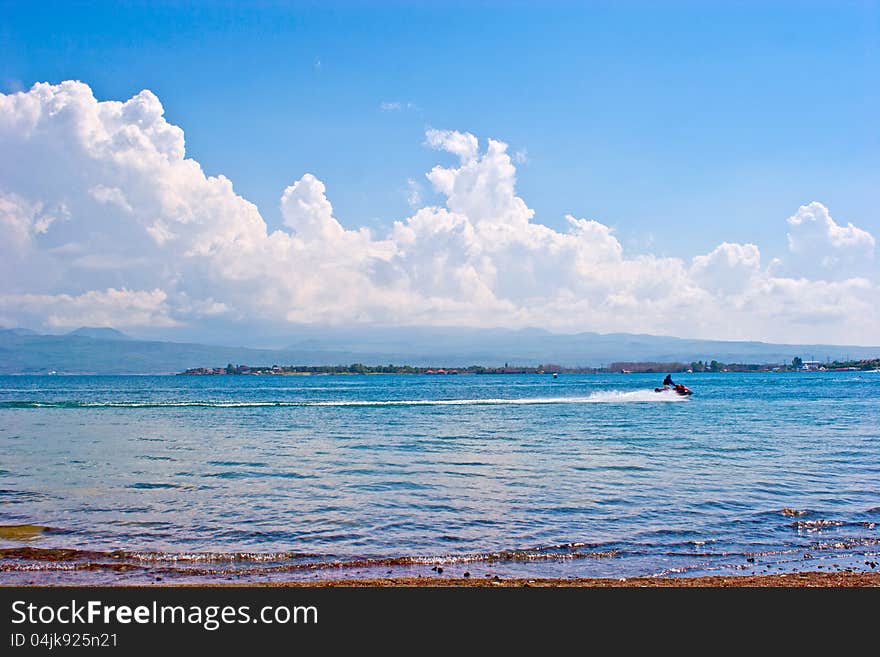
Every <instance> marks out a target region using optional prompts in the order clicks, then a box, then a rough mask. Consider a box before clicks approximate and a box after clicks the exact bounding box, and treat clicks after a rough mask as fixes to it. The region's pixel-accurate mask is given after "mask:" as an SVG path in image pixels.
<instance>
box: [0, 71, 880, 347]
mask: <svg viewBox="0 0 880 657" xmlns="http://www.w3.org/2000/svg"><path fill="white" fill-rule="evenodd" d="M425 143H426V144H427V145H428V146H429V147H431V148H433V149H436V150H437V151H440V152H443V153H446V154H448V155H446V156H445V157H446V158H448V157H449V155H452V156H453V158H454V160H455V162H454V163H453V164H452V165H448V166H443V165H437V166H435V167H434V168H433V169H431V171H429V172H428V173H427V174H426V178H425V179H424V180H425V182H426V184H429V185H430V186H431V187H433V189H434V191H435V192H437V193H438V194H440V195H441V196H442V197H443V198H444V199H445V202H444V204H443V205H442V206H430V205H429V206H421V194H420V193H418V190H419V189H420V187H419V183H418V182H417V181H408V183H407V184H408V185H409V188H410V203H411V206H413V214H412V215H411V216H409V217H405V218H402V219H400V220H397V221H394V222H393V225H392V227H391V228H390V230H388V232H387V234H383V235H376V234H373V232H371V231H370V230H368V229H366V228H358V229H352V228H347V227H346V226H345V225H344V224H343V223H342V222H341V221H340V220H339V219H338V218H337V217H336V216H335V215H334V211H333V206H332V204H331V202H330V200H329V199H328V198H327V195H326V189H325V186H324V184H323V182H321V181H320V180H318V179H317V178H316V177H315V176H313V175H311V174H309V173H306V174H304V175H303V176H302V177H301V178H299V179H298V180H295V181H293V183H292V184H291V185H290V186H289V187H288V188H287V189H285V190H284V191H283V193H282V195H281V199H280V206H281V213H282V217H283V222H284V225H283V227H280V228H278V229H276V230H270V229H269V227H268V226H267V224H266V222H265V221H264V220H263V218H262V217H261V216H260V213H259V212H258V210H257V208H256V206H255V205H254V204H252V203H250V202H249V201H247V200H246V199H244V198H242V197H241V196H239V195H238V194H236V192H235V191H234V189H233V185H232V182H231V181H230V180H228V179H227V178H225V177H224V176H216V177H214V176H206V175H205V173H204V172H203V171H202V169H201V166H200V165H199V163H198V162H196V161H195V160H193V159H191V158H187V157H186V151H185V146H184V133H183V130H181V129H180V128H179V127H177V126H175V125H172V124H170V123H168V122H167V121H166V119H165V118H164V109H163V107H162V104H161V103H160V101H159V99H158V98H157V97H156V96H155V95H154V94H153V93H151V92H150V91H147V90H145V91H142V92H140V93H139V94H137V95H135V96H133V97H132V98H130V99H128V100H127V101H125V102H116V101H103V102H99V101H97V100H96V99H95V97H94V95H93V93H92V91H91V89H90V88H89V87H88V86H87V85H86V84H83V83H81V82H73V81H68V82H63V83H61V84H58V85H50V84H37V85H34V86H33V87H32V88H31V89H30V90H28V91H26V92H21V93H14V94H9V95H3V94H0V276H2V283H0V322H2V323H4V324H6V325H17V324H26V325H31V326H35V325H40V326H45V327H53V328H59V327H74V326H79V325H84V324H87V325H99V326H116V327H137V326H165V327H174V326H182V325H188V326H193V325H198V324H199V323H204V322H212V321H218V320H221V319H222V321H224V322H238V323H241V325H242V326H246V327H249V328H250V329H253V330H256V331H258V330H259V329H260V327H261V326H268V325H272V326H279V325H282V326H283V325H284V324H286V323H373V324H397V325H400V324H406V325H448V326H504V327H526V326H540V327H544V328H549V329H554V330H559V331H601V332H609V331H632V332H646V333H655V334H679V335H685V336H691V337H710V338H727V339H765V340H774V341H783V342H794V341H821V342H860V343H874V344H876V343H877V342H880V314H878V310H877V303H876V299H877V298H878V269H877V263H876V261H875V251H876V242H875V239H874V237H873V236H872V235H871V234H870V233H868V232H867V231H865V230H863V229H861V228H859V227H857V226H855V225H853V224H852V223H847V224H845V225H844V224H841V223H838V222H837V221H835V219H834V218H833V217H832V215H831V213H830V211H829V210H828V208H826V207H825V206H824V205H822V204H821V203H818V202H811V203H808V204H806V205H803V206H801V207H800V208H798V209H797V211H796V212H795V213H794V214H793V215H792V216H791V217H790V218H788V220H787V221H786V220H785V219H784V218H781V220H780V232H782V231H786V230H787V234H788V245H789V251H788V253H787V254H786V256H785V257H784V258H781V259H779V260H774V261H772V262H768V263H765V262H764V261H763V259H762V255H761V251H760V249H759V247H758V246H757V245H755V244H736V243H730V242H723V243H721V244H719V246H718V247H716V248H715V249H713V250H712V251H711V252H709V253H706V254H697V255H695V256H694V257H693V258H692V259H690V260H685V259H681V258H663V257H658V256H654V255H629V254H627V253H625V251H624V249H623V247H622V245H621V243H620V242H619V241H618V239H617V238H616V237H615V235H614V233H613V231H612V230H611V229H610V228H609V227H608V226H607V225H604V224H602V223H600V222H599V221H595V220H592V219H587V218H578V217H574V216H571V215H569V216H567V217H566V220H567V223H568V226H567V229H566V230H564V231H557V230H553V229H551V228H549V227H547V226H546V225H544V224H542V223H539V222H538V221H536V220H535V216H534V215H535V213H534V211H533V210H532V209H531V208H529V207H528V205H527V204H526V202H525V201H524V200H523V199H522V198H520V197H519V196H517V193H516V166H515V165H516V161H515V160H516V158H515V157H512V156H511V155H510V154H509V153H508V148H507V145H506V144H504V143H503V142H501V141H496V140H494V139H489V140H487V141H486V142H485V143H484V144H483V145H481V142H480V140H479V139H478V138H477V137H476V136H474V135H472V134H470V133H466V132H457V131H452V130H429V131H428V132H427V133H426V135H425ZM414 192H415V193H414Z"/></svg>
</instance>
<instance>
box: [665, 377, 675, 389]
mask: <svg viewBox="0 0 880 657" xmlns="http://www.w3.org/2000/svg"><path fill="white" fill-rule="evenodd" d="M669 386H672V387H673V388H674V387H675V383H673V382H672V375H671V374H667V375H666V378H665V379H663V387H664V388H667V387H669Z"/></svg>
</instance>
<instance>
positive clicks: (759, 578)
mask: <svg viewBox="0 0 880 657" xmlns="http://www.w3.org/2000/svg"><path fill="white" fill-rule="evenodd" d="M172 586H173V585H172ZM181 586H196V587H197V586H199V585H196V584H183V585H181ZM220 586H254V587H292V588H334V587H338V588H358V587H381V588H387V587H464V588H477V587H536V588H556V587H564V588H573V587H596V588H610V587H625V588H648V587H659V588H728V587H752V588H754V587H786V588H798V587H847V588H851V587H866V586H869V587H874V586H877V587H880V572H876V573H875V572H870V573H846V572H843V573H820V572H806V573H790V574H784V575H735V576H713V577H629V578H620V579H614V578H572V579H503V578H496V577H493V578H489V577H483V578H480V577H459V578H445V577H391V578H387V579H385V578H381V579H328V580H320V581H309V582H299V581H294V582H266V583H258V584H254V583H251V584H220Z"/></svg>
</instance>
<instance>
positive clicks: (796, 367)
mask: <svg viewBox="0 0 880 657" xmlns="http://www.w3.org/2000/svg"><path fill="white" fill-rule="evenodd" d="M870 371H880V358H877V359H869V360H859V361H845V362H838V361H833V362H828V363H818V362H816V361H807V362H804V361H801V360H800V359H795V361H793V362H792V363H791V364H789V365H785V364H780V363H764V364H751V363H730V364H726V363H719V362H717V361H714V360H713V361H711V362H710V363H703V362H702V361H694V362H691V363H690V364H686V363H679V362H670V363H660V362H617V363H611V364H610V365H608V366H607V367H565V366H562V365H550V364H547V365H536V366H515V365H514V366H510V365H505V366H504V367H486V366H482V365H470V366H468V367H420V366H415V365H364V364H363V363H353V364H351V365H283V366H281V365H273V366H271V367H268V366H250V365H233V364H232V363H229V364H228V365H227V366H226V367H193V368H190V369H187V370H184V371H183V372H179V374H180V375H183V376H310V375H330V374H335V375H339V374H341V375H356V374H429V375H439V376H444V375H445V376H449V375H462V374H542V375H546V374H550V375H552V376H558V375H559V374H668V373H672V374H703V373H711V374H716V373H726V372H751V373H761V372H870Z"/></svg>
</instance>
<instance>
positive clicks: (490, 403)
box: [0, 372, 880, 584]
mask: <svg viewBox="0 0 880 657" xmlns="http://www.w3.org/2000/svg"><path fill="white" fill-rule="evenodd" d="M675 378H676V380H677V381H678V380H679V379H680V382H683V383H685V384H686V385H688V386H689V387H690V388H692V389H693V390H694V393H695V394H694V395H693V397H692V398H690V399H683V398H679V397H677V396H676V395H666V394H658V393H655V392H653V388H654V386H655V385H658V384H659V382H660V381H661V380H662V375H659V376H658V375H637V374H631V375H567V374H563V375H560V377H559V379H557V380H554V379H552V378H551V377H550V376H549V375H470V376H466V375H459V376H442V375H441V376H430V375H413V376H303V377H299V376H275V377H257V376H214V377H188V376H159V377H145V376H137V377H134V376H95V377H89V376H42V377H29V376H5V377H0V525H2V526H3V528H0V548H3V550H2V553H0V582H4V583H15V584H26V583H31V582H33V583H56V582H70V583H74V582H76V583H82V582H101V583H135V582H155V581H159V579H158V578H161V581H163V582H165V583H167V582H168V581H169V580H171V581H265V580H273V579H314V578H327V577H367V576H385V575H388V574H389V573H390V574H391V575H395V576H404V575H412V576H415V575H421V576H423V577H436V576H437V575H438V571H439V569H442V570H443V576H448V575H452V576H461V575H463V574H464V573H465V572H468V573H469V574H470V576H473V577H486V576H487V575H488V576H496V575H497V576H500V577H510V576H527V577H575V576H577V577H585V576H607V577H629V576H634V575H675V576H690V575H704V574H751V573H758V574H760V573H768V572H769V573H778V572H794V571H798V570H816V569H820V570H821V569H827V570H841V569H847V568H851V569H855V570H870V569H871V564H875V563H876V562H877V561H880V559H878V552H880V528H878V522H880V373H868V372H864V373H860V372H846V373H803V374H800V373H788V374H786V373H781V374H733V373H730V374H694V375H679V376H676V377H675ZM18 525H32V526H34V527H23V528H22V527H13V526H18ZM866 562H867V563H866Z"/></svg>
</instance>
